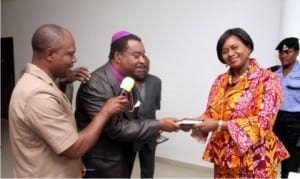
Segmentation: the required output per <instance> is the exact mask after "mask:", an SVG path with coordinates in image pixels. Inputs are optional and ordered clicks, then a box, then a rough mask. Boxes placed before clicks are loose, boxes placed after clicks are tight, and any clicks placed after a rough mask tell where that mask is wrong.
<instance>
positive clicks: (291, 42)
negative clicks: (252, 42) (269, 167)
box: [273, 37, 300, 178]
mask: <svg viewBox="0 0 300 179" xmlns="http://www.w3.org/2000/svg"><path fill="white" fill-rule="evenodd" d="M276 50H278V52H279V53H278V56H279V59H280V62H281V66H280V67H279V68H278V69H277V70H276V71H275V73H277V74H278V75H279V77H280V79H281V84H282V89H283V96H284V99H283V103H282V105H281V107H280V110H279V112H278V115H277V119H276V121H275V125H274V128H273V130H274V132H275V133H276V135H277V136H278V137H279V138H280V140H281V141H282V143H283V144H284V146H285V147H286V148H287V150H288V151H289V153H290V158H288V159H286V160H284V161H282V163H281V178H287V177H288V174H289V172H290V171H292V172H299V171H300V144H299V140H300V62H299V61H298V60H297V59H296V58H297V56H298V54H299V42H298V39H297V38H295V37H289V38H285V39H283V40H282V41H281V42H280V43H279V44H278V46H277V47H276Z"/></svg>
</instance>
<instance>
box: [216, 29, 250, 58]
mask: <svg viewBox="0 0 300 179" xmlns="http://www.w3.org/2000/svg"><path fill="white" fill-rule="evenodd" d="M232 35H233V36H236V37H238V38H239V39H240V40H241V41H242V42H243V43H244V44H245V45H246V46H248V47H249V48H250V49H251V52H252V51H253V49H254V45H253V41H252V39H251V37H250V35H249V34H248V33H247V32H246V31H245V30H243V29H242V28H232V29H228V30H226V31H225V32H224V33H223V34H222V35H221V37H220V38H219V40H218V43H217V55H218V58H219V60H220V61H221V62H222V63H225V62H224V60H223V57H222V50H223V45H224V43H225V41H226V40H227V39H228V38H229V37H230V36H232Z"/></svg>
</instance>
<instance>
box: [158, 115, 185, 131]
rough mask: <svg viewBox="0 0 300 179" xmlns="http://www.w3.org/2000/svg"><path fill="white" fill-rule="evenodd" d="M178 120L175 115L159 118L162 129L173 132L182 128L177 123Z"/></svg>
mask: <svg viewBox="0 0 300 179" xmlns="http://www.w3.org/2000/svg"><path fill="white" fill-rule="evenodd" d="M176 121H178V119H177V118H175V117H167V118H163V119H160V120H159V124H160V130H162V131H166V132H173V131H177V130H178V129H180V126H179V124H177V123H176Z"/></svg>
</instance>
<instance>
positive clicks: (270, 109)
mask: <svg viewBox="0 0 300 179" xmlns="http://www.w3.org/2000/svg"><path fill="white" fill-rule="evenodd" d="M252 83H253V84H256V83H257V86H255V87H250V88H251V89H250V90H249V91H252V92H250V93H247V95H246V98H250V99H251V100H250V101H251V104H253V105H250V107H249V106H248V110H247V113H248V115H247V116H248V117H247V118H243V117H242V118H241V117H240V118H239V117H238V116H237V118H235V119H234V120H231V121H228V131H229V132H230V135H231V137H232V139H233V140H234V142H235V144H236V145H237V146H238V148H239V149H240V151H241V152H242V153H244V152H246V151H247V150H249V148H250V147H251V146H253V145H257V144H258V143H259V142H261V139H262V138H264V137H265V135H266V133H269V132H270V131H271V130H272V128H273V125H274V122H275V118H276V115H277V112H278V110H279V108H280V105H281V102H282V89H281V85H280V80H279V78H278V76H277V75H275V74H270V75H266V76H264V77H263V78H261V80H259V81H257V82H252ZM244 95H245V94H244Z"/></svg>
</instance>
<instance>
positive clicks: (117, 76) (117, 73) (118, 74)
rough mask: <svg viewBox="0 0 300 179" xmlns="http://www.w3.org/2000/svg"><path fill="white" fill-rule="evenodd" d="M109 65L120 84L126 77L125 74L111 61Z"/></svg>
mask: <svg viewBox="0 0 300 179" xmlns="http://www.w3.org/2000/svg"><path fill="white" fill-rule="evenodd" d="M109 65H110V68H111V70H112V72H113V74H114V75H115V77H116V79H117V80H118V82H119V84H121V82H122V81H123V79H124V76H123V75H122V74H121V73H120V72H118V70H117V69H116V68H115V67H114V66H113V65H112V64H111V63H109Z"/></svg>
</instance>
